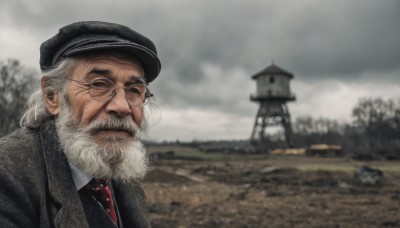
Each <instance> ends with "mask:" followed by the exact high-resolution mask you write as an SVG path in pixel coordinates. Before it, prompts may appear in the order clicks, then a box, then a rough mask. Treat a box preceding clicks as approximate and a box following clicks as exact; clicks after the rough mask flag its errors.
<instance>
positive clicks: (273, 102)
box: [250, 63, 296, 147]
mask: <svg viewBox="0 0 400 228" xmlns="http://www.w3.org/2000/svg"><path fill="white" fill-rule="evenodd" d="M293 77H294V75H293V74H292V73H290V72H288V71H286V70H284V69H282V68H280V67H278V66H277V65H275V64H274V63H272V64H271V65H270V66H268V67H267V68H265V69H263V70H262V71H260V72H258V73H257V74H255V75H253V76H252V79H254V80H256V83H257V91H256V94H253V95H251V96H250V100H251V101H253V102H257V103H259V104H260V107H259V109H258V112H257V115H256V119H255V122H254V127H253V131H252V133H251V137H250V141H251V143H252V144H253V145H254V144H258V145H263V144H265V129H266V128H267V127H270V126H276V125H281V126H283V128H284V130H285V139H286V142H287V144H288V147H292V146H293V143H292V142H293V141H292V134H293V133H292V126H291V121H290V114H289V110H288V108H287V105H286V103H287V102H288V101H294V100H295V99H296V98H295V96H294V95H293V94H292V93H291V91H290V80H291V79H293Z"/></svg>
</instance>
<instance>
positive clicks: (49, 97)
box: [41, 77, 60, 116]
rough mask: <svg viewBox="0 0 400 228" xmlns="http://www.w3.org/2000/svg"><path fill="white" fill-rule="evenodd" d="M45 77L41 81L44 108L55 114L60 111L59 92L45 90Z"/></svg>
mask: <svg viewBox="0 0 400 228" xmlns="http://www.w3.org/2000/svg"><path fill="white" fill-rule="evenodd" d="M47 79H48V78H47V77H43V78H42V82H41V86H42V92H43V97H44V104H45V105H46V108H47V110H48V111H49V112H50V114H52V115H53V116H57V115H58V114H59V113H60V93H59V92H54V91H47V92H46V87H47V85H46V82H47Z"/></svg>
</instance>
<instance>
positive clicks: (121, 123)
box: [83, 117, 139, 136]
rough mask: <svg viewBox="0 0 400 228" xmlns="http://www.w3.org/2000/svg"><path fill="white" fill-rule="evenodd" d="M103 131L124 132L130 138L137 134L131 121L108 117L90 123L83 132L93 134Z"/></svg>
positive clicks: (136, 128) (137, 128)
mask: <svg viewBox="0 0 400 228" xmlns="http://www.w3.org/2000/svg"><path fill="white" fill-rule="evenodd" d="M104 130H114V131H125V132H127V133H128V134H129V135H130V136H135V135H136V134H137V133H138V132H139V127H138V126H137V125H136V124H135V122H133V120H126V119H120V118H117V117H109V118H107V119H102V120H99V119H97V120H94V121H92V122H91V123H90V124H89V125H88V126H87V127H85V128H84V130H83V131H84V132H85V133H89V134H95V133H97V132H99V131H104Z"/></svg>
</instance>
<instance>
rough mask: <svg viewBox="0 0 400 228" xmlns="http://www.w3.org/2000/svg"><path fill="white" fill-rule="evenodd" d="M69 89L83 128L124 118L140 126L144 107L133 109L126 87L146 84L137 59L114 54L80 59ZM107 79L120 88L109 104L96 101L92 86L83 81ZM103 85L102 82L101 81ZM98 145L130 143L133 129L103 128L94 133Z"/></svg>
mask: <svg viewBox="0 0 400 228" xmlns="http://www.w3.org/2000/svg"><path fill="white" fill-rule="evenodd" d="M70 79H72V80H76V81H71V82H70V83H69V85H68V87H67V91H66V93H67V94H66V99H67V103H68V104H69V106H70V108H71V110H72V113H73V115H74V117H75V119H76V121H78V122H79V123H80V124H81V126H87V125H89V124H90V123H91V122H92V121H94V120H96V121H104V120H107V119H109V118H114V117H116V118H120V119H124V120H126V121H133V122H134V123H135V124H136V125H137V126H138V127H140V125H141V122H142V118H143V107H135V106H132V105H131V104H130V103H129V102H128V100H127V96H126V92H127V91H125V90H124V89H123V88H124V87H128V86H130V85H132V84H134V83H138V82H143V83H144V82H145V80H144V75H143V69H142V66H141V64H140V63H139V62H138V61H137V60H136V59H134V58H129V57H126V56H125V57H122V56H118V55H113V54H102V55H93V56H86V57H85V58H78V61H77V65H76V66H75V68H74V70H73V72H72V74H71V77H70ZM99 79H105V82H109V81H111V82H113V83H114V85H115V86H116V88H117V89H116V94H115V96H114V97H113V98H112V99H111V100H108V101H101V100H100V101H98V100H95V99H94V98H93V96H92V95H93V94H92V95H91V94H90V93H89V90H88V86H87V85H84V84H82V83H80V82H87V83H90V82H93V81H94V80H99ZM100 83H102V82H101V81H100ZM92 136H93V137H94V139H95V141H96V142H97V143H98V144H101V145H105V144H107V143H108V142H109V141H110V140H111V141H112V140H115V141H119V142H121V143H123V142H126V139H127V138H129V137H131V136H132V132H131V131H130V130H129V129H124V128H121V129H107V128H103V129H99V130H98V131H95V132H92Z"/></svg>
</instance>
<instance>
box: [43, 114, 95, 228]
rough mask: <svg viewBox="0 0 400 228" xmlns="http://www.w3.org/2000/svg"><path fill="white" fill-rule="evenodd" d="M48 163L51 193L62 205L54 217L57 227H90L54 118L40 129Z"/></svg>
mask: <svg viewBox="0 0 400 228" xmlns="http://www.w3.org/2000/svg"><path fill="white" fill-rule="evenodd" d="M39 134H40V140H41V144H42V149H43V156H44V160H45V164H46V172H47V179H48V188H49V194H50V196H51V197H52V198H53V200H54V201H55V202H57V203H58V204H59V205H60V209H59V211H58V212H57V213H56V215H55V218H54V224H55V226H56V227H89V225H88V223H87V221H86V215H85V212H84V210H83V206H82V203H81V201H80V198H79V195H78V192H77V190H76V187H75V184H74V181H73V179H72V175H71V171H70V167H69V165H68V161H67V159H66V157H65V155H64V152H63V151H62V149H61V146H60V143H59V140H58V136H57V131H56V127H55V123H54V120H48V121H46V122H45V123H44V124H43V125H42V126H41V128H40V130H39Z"/></svg>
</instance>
